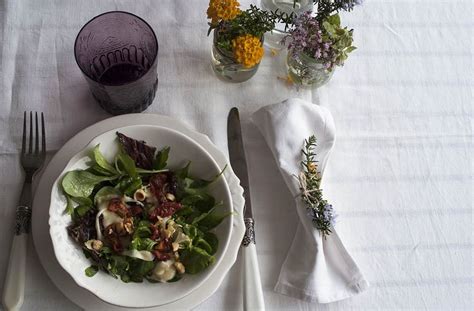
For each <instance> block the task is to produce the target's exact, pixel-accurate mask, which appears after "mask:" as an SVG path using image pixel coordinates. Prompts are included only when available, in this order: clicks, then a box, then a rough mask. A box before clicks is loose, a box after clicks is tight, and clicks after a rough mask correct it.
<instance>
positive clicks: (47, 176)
mask: <svg viewBox="0 0 474 311" xmlns="http://www.w3.org/2000/svg"><path fill="white" fill-rule="evenodd" d="M131 125H155V126H163V127H167V128H170V129H172V130H175V131H178V132H181V133H182V134H184V135H186V136H188V137H189V138H191V139H192V140H194V141H195V142H196V143H197V144H199V145H200V146H202V147H203V148H204V149H205V150H206V151H207V152H209V154H210V155H211V156H212V157H213V159H214V160H215V161H216V163H217V165H218V166H219V167H223V166H225V165H226V164H227V160H226V157H225V156H224V154H223V153H222V152H221V151H219V150H218V149H217V147H216V146H215V145H214V144H213V143H212V142H211V141H210V140H209V138H208V137H207V136H205V135H203V134H199V133H197V132H195V131H193V130H191V129H189V128H188V127H187V126H186V125H184V124H183V123H182V122H180V121H178V120H175V119H172V118H170V117H165V116H160V115H152V114H132V115H123V116H118V117H114V118H110V119H107V120H104V121H101V122H99V123H96V124H94V125H92V126H90V127H88V128H86V129H85V130H83V131H81V132H80V133H78V134H77V135H76V136H74V137H73V138H72V139H70V140H69V141H68V142H67V143H66V144H65V145H64V146H63V147H62V148H61V149H60V150H59V151H58V152H57V153H56V155H55V156H54V157H53V159H52V160H51V161H50V163H49V164H48V166H47V167H46V169H45V170H44V172H43V175H42V176H41V179H40V181H39V183H38V188H37V190H36V193H35V199H34V203H33V218H32V230H33V240H34V243H35V247H36V250H37V252H38V255H39V258H40V260H41V262H42V264H43V266H44V268H45V270H46V272H47V273H48V275H49V277H50V278H51V280H52V281H53V283H55V284H56V286H57V287H58V288H59V289H60V290H61V291H62V292H63V293H64V294H65V295H66V297H68V298H69V299H70V300H72V301H73V302H74V303H76V304H77V305H79V306H80V307H82V308H84V309H94V310H126V308H122V307H117V306H113V305H111V304H108V303H106V302H104V301H102V300H100V299H98V298H97V297H96V296H94V295H93V294H91V293H90V292H88V291H87V290H85V289H83V288H81V287H79V286H78V285H77V284H76V283H75V282H74V281H73V279H72V278H71V277H70V276H69V275H68V274H67V272H66V271H64V270H63V269H62V268H61V266H60V265H59V264H58V262H57V261H56V258H55V256H54V252H53V247H52V243H51V238H50V236H49V234H48V231H49V226H48V207H49V205H50V204H49V203H50V196H49V195H50V193H51V188H52V185H53V182H54V180H55V179H56V178H57V177H58V176H59V174H60V173H61V171H62V170H63V169H64V167H65V166H66V164H67V163H68V162H69V160H70V159H71V158H72V157H73V156H74V155H75V154H76V153H77V152H79V151H80V150H81V149H83V148H84V147H85V146H86V145H88V144H89V142H90V141H91V140H92V139H93V138H94V137H96V136H97V134H100V133H104V132H107V131H110V130H112V129H116V128H119V127H125V126H131ZM224 176H225V178H226V180H227V183H228V185H229V189H230V191H231V197H232V203H233V208H234V210H235V212H236V213H237V215H242V214H243V206H244V199H243V196H242V193H243V190H242V188H241V187H240V184H239V180H238V178H237V177H236V176H235V174H234V173H233V171H232V169H231V167H230V166H229V167H228V169H226V171H225V173H224ZM244 231H245V225H244V223H243V220H242V217H233V220H232V235H231V237H230V241H229V243H228V247H227V249H226V251H225V254H223V256H222V260H221V262H220V263H218V265H216V266H215V271H214V272H213V273H212V274H211V275H210V276H209V278H208V279H206V280H205V281H204V282H203V284H202V285H201V286H199V287H198V288H197V289H195V290H194V291H192V292H191V293H190V294H188V295H187V296H185V297H183V298H181V299H179V300H177V301H174V302H172V303H169V304H165V305H162V306H159V307H153V308H146V309H143V310H176V309H189V308H192V307H194V306H196V305H197V304H199V303H201V302H203V301H204V300H205V299H207V298H208V297H209V296H211V295H212V294H213V293H214V292H215V290H216V289H217V288H218V287H219V285H220V284H221V282H222V280H223V279H224V277H225V275H226V274H227V272H228V271H229V269H230V268H231V267H232V265H233V264H234V262H235V260H236V258H237V253H238V250H239V247H240V243H241V241H242V237H243V235H244Z"/></svg>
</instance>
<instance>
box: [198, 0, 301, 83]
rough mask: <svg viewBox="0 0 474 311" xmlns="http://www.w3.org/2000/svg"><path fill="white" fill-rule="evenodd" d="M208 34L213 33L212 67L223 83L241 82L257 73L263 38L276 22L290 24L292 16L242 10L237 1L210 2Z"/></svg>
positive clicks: (254, 9) (256, 10)
mask: <svg viewBox="0 0 474 311" xmlns="http://www.w3.org/2000/svg"><path fill="white" fill-rule="evenodd" d="M207 17H208V19H209V20H210V22H209V32H208V35H209V34H210V33H211V32H212V31H214V42H213V48H212V65H213V66H212V68H213V69H214V72H216V74H217V75H218V76H219V77H220V78H222V79H223V80H226V81H231V82H243V81H246V80H248V79H250V78H251V77H252V76H253V75H254V74H255V73H256V71H257V68H258V65H259V64H260V61H261V60H262V57H263V54H264V49H263V35H264V34H265V32H268V31H271V30H272V29H273V28H274V27H275V23H276V22H285V23H287V24H289V23H290V22H291V18H292V16H288V15H287V14H285V13H279V12H268V11H264V10H261V9H259V8H257V7H256V6H255V5H250V8H249V9H247V10H245V11H242V10H241V9H240V4H239V2H238V1H236V0H210V2H209V8H208V9H207Z"/></svg>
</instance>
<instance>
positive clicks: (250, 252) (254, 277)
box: [227, 107, 265, 310]
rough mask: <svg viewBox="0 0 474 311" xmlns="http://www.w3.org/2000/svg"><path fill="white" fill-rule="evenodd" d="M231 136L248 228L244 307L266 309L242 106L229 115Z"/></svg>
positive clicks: (232, 159)
mask: <svg viewBox="0 0 474 311" xmlns="http://www.w3.org/2000/svg"><path fill="white" fill-rule="evenodd" d="M227 140H228V145H229V157H230V165H231V166H232V169H233V170H234V172H235V174H236V175H237V177H239V179H240V185H241V186H242V188H244V198H245V207H244V222H245V228H246V230H245V235H244V239H243V241H242V258H243V269H244V282H243V285H244V289H243V290H244V310H265V303H264V301H263V292H262V283H261V280H260V270H259V268H258V260H257V249H256V248H255V231H254V220H253V215H252V202H251V200H250V190H249V187H250V185H249V176H248V171H247V161H246V160H245V151H244V144H243V141H242V129H241V126H240V117H239V110H238V109H237V108H235V107H234V108H232V109H231V110H230V112H229V117H228V119H227Z"/></svg>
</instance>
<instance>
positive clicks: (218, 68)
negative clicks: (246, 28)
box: [211, 29, 263, 83]
mask: <svg viewBox="0 0 474 311" xmlns="http://www.w3.org/2000/svg"><path fill="white" fill-rule="evenodd" d="M218 36H219V30H218V29H215V30H214V39H213V44H212V53H211V55H212V60H211V61H212V62H211V65H212V70H214V72H215V74H216V75H217V77H219V79H221V80H223V81H228V82H235V83H239V82H244V81H247V80H248V79H250V78H251V77H253V75H255V73H256V72H257V69H258V66H259V65H260V63H258V64H256V65H255V66H253V67H250V68H246V67H244V66H243V65H242V64H239V63H237V61H236V60H235V58H234V55H233V53H232V51H228V50H225V49H222V48H220V47H219V46H218V45H217V38H218ZM262 41H263V38H262Z"/></svg>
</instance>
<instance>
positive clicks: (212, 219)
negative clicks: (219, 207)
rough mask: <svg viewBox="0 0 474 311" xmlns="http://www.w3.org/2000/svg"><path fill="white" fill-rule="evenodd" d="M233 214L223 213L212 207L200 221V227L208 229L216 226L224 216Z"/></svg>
mask: <svg viewBox="0 0 474 311" xmlns="http://www.w3.org/2000/svg"><path fill="white" fill-rule="evenodd" d="M231 214H232V212H227V213H223V212H219V211H216V210H215V209H212V210H211V211H210V212H208V213H207V215H206V217H204V218H202V219H201V220H200V221H199V227H202V228H205V229H206V230H210V229H212V228H215V227H217V226H218V225H219V224H220V223H221V222H222V220H224V218H226V217H227V216H229V215H231Z"/></svg>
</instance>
